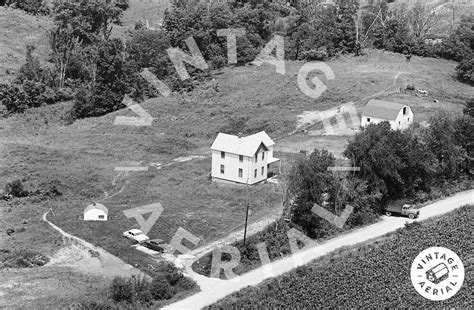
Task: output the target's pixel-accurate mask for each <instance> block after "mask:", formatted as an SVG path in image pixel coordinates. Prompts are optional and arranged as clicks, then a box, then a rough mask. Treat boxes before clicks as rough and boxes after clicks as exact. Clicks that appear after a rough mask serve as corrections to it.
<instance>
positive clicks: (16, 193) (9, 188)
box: [5, 179, 29, 198]
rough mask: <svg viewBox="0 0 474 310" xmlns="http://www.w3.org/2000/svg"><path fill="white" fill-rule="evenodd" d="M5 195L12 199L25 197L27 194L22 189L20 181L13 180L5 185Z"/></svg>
mask: <svg viewBox="0 0 474 310" xmlns="http://www.w3.org/2000/svg"><path fill="white" fill-rule="evenodd" d="M5 193H6V194H7V195H11V196H13V197H18V198H21V197H27V196H28V194H29V192H28V191H27V190H25V189H24V188H23V183H21V181H20V180H18V179H17V180H14V181H12V182H9V183H7V184H6V185H5Z"/></svg>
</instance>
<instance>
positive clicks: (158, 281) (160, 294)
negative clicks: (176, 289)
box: [150, 275, 173, 300]
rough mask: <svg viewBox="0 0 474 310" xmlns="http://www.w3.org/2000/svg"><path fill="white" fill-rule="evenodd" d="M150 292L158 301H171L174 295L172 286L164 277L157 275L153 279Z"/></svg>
mask: <svg viewBox="0 0 474 310" xmlns="http://www.w3.org/2000/svg"><path fill="white" fill-rule="evenodd" d="M150 291H151V294H152V296H153V298H154V299H156V300H163V299H170V298H171V297H172V295H173V294H172V289H171V285H170V284H169V283H168V281H167V280H166V278H165V277H163V276H162V275H157V276H155V277H154V278H153V281H152V282H151V287H150Z"/></svg>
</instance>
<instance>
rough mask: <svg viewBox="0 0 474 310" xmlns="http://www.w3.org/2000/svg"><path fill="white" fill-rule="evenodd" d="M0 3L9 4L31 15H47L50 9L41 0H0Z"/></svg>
mask: <svg viewBox="0 0 474 310" xmlns="http://www.w3.org/2000/svg"><path fill="white" fill-rule="evenodd" d="M0 4H1V5H11V6H12V7H14V8H18V9H20V10H23V11H25V12H27V13H30V14H33V15H48V14H49V13H50V9H49V7H48V5H47V4H46V3H45V2H44V1H43V0H34V1H32V0H6V1H0Z"/></svg>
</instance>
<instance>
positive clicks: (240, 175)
mask: <svg viewBox="0 0 474 310" xmlns="http://www.w3.org/2000/svg"><path fill="white" fill-rule="evenodd" d="M243 174H244V170H243V169H240V168H239V178H242V176H243Z"/></svg>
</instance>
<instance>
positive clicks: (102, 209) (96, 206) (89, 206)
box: [84, 202, 109, 214]
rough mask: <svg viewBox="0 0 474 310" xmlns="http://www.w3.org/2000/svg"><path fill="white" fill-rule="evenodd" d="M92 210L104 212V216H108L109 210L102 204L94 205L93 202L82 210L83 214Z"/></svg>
mask: <svg viewBox="0 0 474 310" xmlns="http://www.w3.org/2000/svg"><path fill="white" fill-rule="evenodd" d="M94 209H98V210H101V211H104V213H105V214H109V210H108V209H107V208H106V207H105V206H104V205H103V204H100V203H96V202H94V203H93V204H91V205H88V206H87V208H85V209H84V214H85V213H87V212H89V211H90V210H94Z"/></svg>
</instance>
